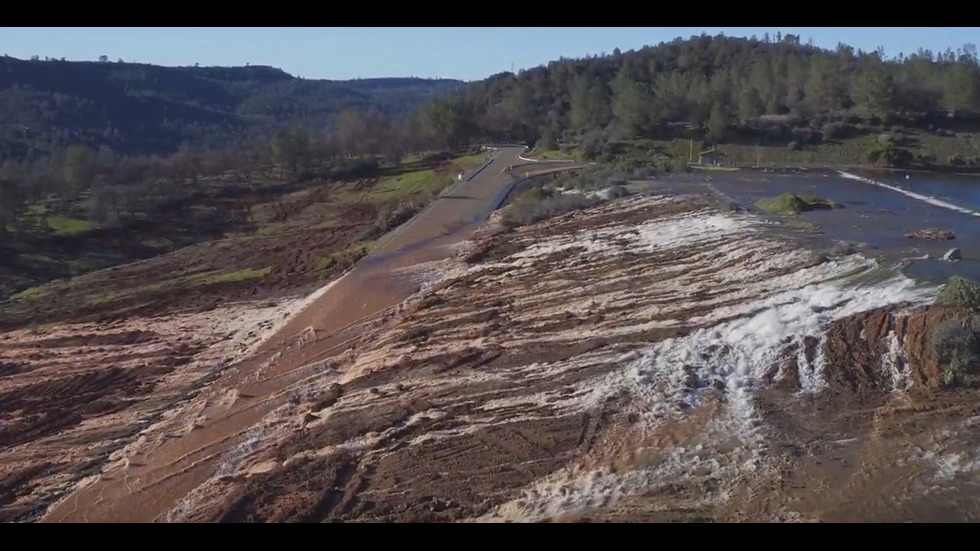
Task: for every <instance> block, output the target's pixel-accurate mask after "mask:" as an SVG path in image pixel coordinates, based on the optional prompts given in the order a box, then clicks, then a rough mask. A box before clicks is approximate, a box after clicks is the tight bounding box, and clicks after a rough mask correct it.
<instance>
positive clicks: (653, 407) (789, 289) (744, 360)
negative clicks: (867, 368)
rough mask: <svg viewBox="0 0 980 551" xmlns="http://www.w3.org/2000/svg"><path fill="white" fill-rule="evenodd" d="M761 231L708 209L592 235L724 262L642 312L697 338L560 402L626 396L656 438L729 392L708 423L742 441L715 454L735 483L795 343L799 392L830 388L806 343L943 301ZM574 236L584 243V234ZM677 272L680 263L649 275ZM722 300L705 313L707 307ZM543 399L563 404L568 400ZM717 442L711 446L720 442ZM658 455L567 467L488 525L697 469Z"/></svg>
mask: <svg viewBox="0 0 980 551" xmlns="http://www.w3.org/2000/svg"><path fill="white" fill-rule="evenodd" d="M757 224H758V223H757V222H756V221H755V219H753V218H750V217H745V216H725V215H720V214H711V213H707V212H700V213H694V214H686V215H681V216H677V217H670V218H667V219H664V218H661V219H658V220H656V221H651V222H648V223H646V224H641V225H639V226H634V227H633V228H623V227H618V228H604V229H602V230H598V231H594V232H592V233H593V234H595V235H596V237H594V238H593V239H595V240H596V241H601V236H603V235H605V234H613V233H615V234H617V235H619V236H622V237H627V239H626V241H629V243H627V244H626V247H627V248H628V249H629V250H630V251H633V252H647V253H652V252H656V251H664V250H667V249H676V248H677V247H689V248H690V251H691V258H694V257H699V256H703V255H706V254H707V253H706V251H708V250H710V251H712V252H714V253H715V254H716V258H713V259H710V260H707V259H706V262H703V263H701V264H702V265H701V266H698V265H697V263H694V265H692V267H691V269H690V270H687V271H684V272H681V273H677V274H676V276H674V277H671V278H667V279H665V280H664V281H662V282H660V283H658V284H657V288H656V289H655V290H654V291H653V292H654V293H655V294H656V296H657V303H656V304H655V305H653V306H648V307H646V308H645V311H647V312H650V313H654V312H656V313H658V314H660V313H662V312H663V311H665V310H667V311H672V312H677V314H678V316H677V319H673V320H670V321H669V322H660V323H661V324H665V325H669V324H674V325H680V326H687V327H691V328H694V329H693V331H692V332H691V333H689V334H688V335H686V336H684V337H681V338H675V339H667V340H663V341H661V342H658V343H655V344H653V345H651V346H650V347H649V348H648V349H646V350H645V351H643V352H642V353H641V354H640V357H639V358H638V359H637V360H635V361H632V362H629V363H627V364H626V365H625V366H624V367H622V368H619V369H617V370H615V371H613V372H611V373H609V374H607V375H604V376H602V377H599V378H596V379H591V380H585V381H581V382H580V383H578V384H577V385H575V387H576V389H575V390H576V391H575V392H573V393H571V396H575V397H576V398H575V399H574V400H569V401H566V402H564V405H565V406H572V405H573V404H574V406H579V407H581V406H583V405H586V404H587V403H588V404H601V403H602V402H603V400H604V399H605V398H607V397H609V396H613V395H616V394H618V393H622V392H623V391H627V392H628V393H629V394H630V395H631V396H632V397H633V401H632V402H633V404H634V405H635V407H636V408H637V409H639V412H640V421H641V422H640V423H639V425H638V426H639V430H641V431H643V432H646V433H647V434H650V433H654V432H655V431H657V430H658V427H660V426H662V425H663V423H664V422H665V421H667V420H668V419H675V420H680V421H682V422H683V420H684V419H687V418H688V416H689V412H691V411H696V410H697V408H699V407H701V406H702V405H703V404H704V403H705V402H704V400H705V399H707V398H709V397H711V396H717V395H718V390H716V389H724V402H723V404H724V413H723V415H722V416H721V417H718V418H716V419H715V420H714V421H712V423H713V424H714V425H715V430H716V433H717V434H724V435H726V436H727V437H728V438H729V439H734V441H735V442H736V444H735V449H734V451H733V450H732V449H731V448H725V449H720V450H715V451H716V453H717V454H719V455H718V457H721V456H725V457H727V459H726V460H725V461H724V462H723V463H724V465H725V469H726V471H725V472H727V473H728V475H726V476H729V475H730V476H737V472H742V473H744V472H746V471H747V470H748V471H751V470H754V469H757V468H759V467H760V464H761V459H760V457H761V452H762V451H763V450H765V449H766V441H767V438H766V434H765V432H766V428H765V426H764V424H763V423H762V421H761V419H760V416H759V414H758V412H757V411H756V407H755V390H756V389H757V388H758V387H759V386H760V384H761V383H762V382H763V381H764V380H767V379H768V377H769V376H771V374H772V373H774V372H782V371H783V369H782V364H783V363H784V359H785V351H786V348H787V346H788V345H791V344H794V343H795V344H796V345H797V347H798V350H797V353H796V360H797V364H798V366H797V367H798V370H799V377H800V380H801V387H802V391H803V392H805V393H811V392H818V391H820V390H821V389H823V388H825V386H826V382H825V381H824V378H823V367H824V358H823V355H822V353H821V350H822V346H818V347H817V349H816V356H815V357H813V358H812V361H808V358H807V354H806V351H805V347H804V339H805V338H806V337H812V338H816V339H818V340H821V339H822V338H823V335H824V334H825V332H826V330H827V328H828V327H829V326H830V324H832V323H833V322H834V321H836V320H839V319H842V318H845V317H847V316H850V315H854V314H857V313H861V312H864V311H868V310H872V309H875V308H880V307H884V306H888V305H891V304H895V303H898V302H903V301H907V302H909V303H911V304H917V303H925V302H928V301H930V300H932V299H933V298H934V296H935V293H936V289H935V288H931V287H924V286H919V285H917V284H916V283H915V282H914V281H912V280H910V279H909V278H906V277H904V276H903V275H901V274H900V273H899V272H898V271H897V270H893V271H890V272H886V273H887V274H888V275H887V277H884V278H877V279H875V280H873V281H872V278H864V279H865V282H864V283H861V282H855V281H854V280H852V279H850V276H855V275H865V274H870V273H871V272H874V271H881V270H882V268H881V267H879V266H878V265H877V264H876V263H875V262H874V261H872V260H869V259H866V258H864V257H862V256H860V255H851V256H847V257H843V258H839V259H835V260H832V261H828V262H823V263H820V264H816V265H814V264H813V263H812V262H810V261H809V258H810V257H809V256H808V253H806V252H805V251H799V250H795V249H793V248H792V246H789V245H787V244H786V243H782V242H780V241H777V240H775V239H773V238H770V237H767V236H766V234H764V233H762V232H760V231H758V225H757ZM630 235H633V237H631V238H630V237H629V236H630ZM576 237H578V238H579V243H581V242H582V240H583V239H582V238H583V237H585V236H576ZM570 241H572V240H570ZM542 245H543V246H548V245H547V244H542ZM586 249H587V250H588V249H590V247H586ZM615 249H616V247H607V250H605V251H603V253H602V254H603V255H610V254H615ZM720 263H723V264H724V265H725V266H727V267H726V268H725V270H724V272H725V273H723V274H722V273H718V272H719V270H718V269H717V267H718V266H719V265H720ZM674 268H676V264H674V265H665V266H657V267H655V268H652V269H660V270H673V269H674ZM854 279H855V280H856V279H859V278H854ZM699 289H706V290H711V291H713V292H714V293H716V295H715V296H713V297H712V298H711V299H703V298H700V297H698V296H696V295H695V293H694V292H695V291H696V290H699ZM645 292H648V294H647V295H646V296H645V297H644V299H645V300H646V301H647V302H646V303H647V304H649V299H650V297H651V295H650V294H649V293H650V290H645ZM715 304H717V306H714V307H710V308H708V309H707V311H705V310H704V308H705V306H706V305H708V306H713V305H715ZM685 309H688V310H692V309H697V310H698V311H699V312H700V313H699V314H698V315H694V316H691V315H688V316H684V310H685ZM685 318H686V319H685ZM637 327H638V326H632V329H634V330H635V329H636V328H637ZM629 329H630V327H627V328H626V329H624V331H627V330H629ZM580 331H581V330H580ZM538 338H541V337H538ZM821 345H822V342H821ZM894 356H895V357H894V358H891V359H892V360H893V361H895V362H898V361H899V355H898V352H897V351H895V354H894ZM882 367H883V368H886V366H885V365H883V366H882ZM887 368H888V369H894V373H893V374H892V375H893V376H892V379H893V381H894V383H895V385H896V387H898V388H902V387H904V385H905V384H906V382H905V380H904V379H903V378H902V376H901V374H900V373H899V372H898V368H897V367H894V368H891V367H887ZM549 371H559V368H558V367H557V366H556V367H552V368H551V369H549ZM586 390H588V392H586ZM579 391H582V392H579ZM527 398H529V397H525V399H527ZM547 398H551V399H552V400H557V401H558V402H559V403H561V402H562V398H560V397H556V396H549V397H547ZM545 401H547V400H545ZM495 405H497V406H500V405H503V404H495ZM515 405H516V404H515ZM712 442H713V443H712V444H711V445H712V446H714V445H717V442H718V440H717V439H716V440H713V441H712ZM657 453H660V454H663V457H664V461H663V462H661V463H659V464H656V465H653V466H651V467H650V468H647V469H641V471H640V472H637V471H630V472H626V473H618V474H612V473H603V472H601V471H596V470H594V469H592V470H586V471H577V470H576V468H575V467H570V468H569V469H566V470H563V471H560V472H558V473H555V474H554V475H552V476H551V477H548V478H546V479H544V480H541V481H539V482H538V483H536V484H535V485H533V486H532V487H530V488H528V489H527V491H526V492H525V493H524V494H523V495H522V496H521V497H520V498H518V499H517V500H515V501H513V502H511V503H509V504H507V505H504V506H502V507H500V508H499V509H498V510H497V511H496V512H495V513H493V514H492V515H490V516H489V517H488V519H491V520H493V519H503V518H506V519H512V520H534V519H537V518H542V517H545V516H554V515H560V514H563V513H569V512H572V511H574V510H576V509H577V508H583V507H594V506H595V505H596V504H602V503H607V502H608V501H609V500H611V499H617V498H620V497H624V496H629V495H635V494H637V493H642V492H645V491H647V490H649V488H650V485H651V484H654V485H655V484H659V483H666V482H667V481H668V479H669V478H670V477H675V480H676V477H677V476H683V475H684V472H683V471H677V470H676V469H675V468H674V467H670V465H672V464H674V465H675V466H676V465H691V464H693V463H692V461H694V459H693V457H694V456H692V455H691V453H690V450H688V449H684V448H672V447H670V446H666V447H662V448H661V449H659V450H658V451H657ZM670 458H673V460H671V459H670ZM702 466H704V467H705V468H706V469H708V470H709V471H710V470H711V469H712V468H715V467H717V468H715V472H714V475H713V476H721V475H722V472H721V471H719V470H718V469H720V466H719V465H718V464H716V465H715V467H712V465H711V464H709V463H704V464H702ZM732 469H735V470H736V471H737V472H735V471H732ZM715 497H718V496H715Z"/></svg>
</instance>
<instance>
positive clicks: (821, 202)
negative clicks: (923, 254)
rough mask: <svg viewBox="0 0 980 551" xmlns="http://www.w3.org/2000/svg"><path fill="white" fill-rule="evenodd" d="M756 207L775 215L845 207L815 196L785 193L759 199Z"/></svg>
mask: <svg viewBox="0 0 980 551" xmlns="http://www.w3.org/2000/svg"><path fill="white" fill-rule="evenodd" d="M755 205H756V206H757V207H759V208H760V209H762V210H764V211H766V212H770V213H773V214H799V213H801V212H809V211H812V210H829V209H839V208H843V205H842V204H840V203H837V202H834V201H831V200H829V199H824V198H821V197H815V196H813V195H795V194H793V193H784V194H782V195H779V196H777V197H767V198H765V199H759V200H758V201H756V203H755Z"/></svg>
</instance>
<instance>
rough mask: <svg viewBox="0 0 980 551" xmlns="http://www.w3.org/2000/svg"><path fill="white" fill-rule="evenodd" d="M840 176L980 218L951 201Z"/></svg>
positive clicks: (881, 183)
mask: <svg viewBox="0 0 980 551" xmlns="http://www.w3.org/2000/svg"><path fill="white" fill-rule="evenodd" d="M839 174H840V175H841V176H843V177H844V178H848V179H850V180H857V181H859V182H864V183H866V184H871V185H874V186H878V187H883V188H885V189H890V190H892V191H897V192H898V193H901V194H902V195H905V196H908V197H912V198H913V199H918V200H919V201H922V202H924V203H929V204H930V205H933V206H936V207H940V208H944V209H948V210H952V211H956V212H961V213H963V214H969V215H970V216H980V212H977V211H975V210H971V209H968V208H965V207H961V206H959V205H954V204H953V203H950V202H949V201H943V200H942V199H936V198H935V197H930V196H928V195H923V194H921V193H916V192H914V191H910V190H907V189H904V188H900V187H898V186H893V185H890V184H886V183H884V182H879V181H877V180H872V179H871V178H864V177H861V176H858V175H856V174H851V173H849V172H843V171H839Z"/></svg>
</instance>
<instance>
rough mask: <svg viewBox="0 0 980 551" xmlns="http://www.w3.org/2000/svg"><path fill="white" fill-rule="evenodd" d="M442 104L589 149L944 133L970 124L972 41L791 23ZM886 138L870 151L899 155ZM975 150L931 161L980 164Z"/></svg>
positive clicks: (528, 77) (565, 66)
mask: <svg viewBox="0 0 980 551" xmlns="http://www.w3.org/2000/svg"><path fill="white" fill-rule="evenodd" d="M443 108H445V109H447V110H450V111H452V112H453V113H454V116H455V118H457V119H458V120H459V122H458V124H457V125H456V128H457V129H458V130H459V131H460V132H463V133H465V132H472V133H473V134H474V135H486V136H489V137H492V138H494V139H501V140H521V141H526V142H528V143H538V144H539V146H542V148H543V149H554V148H555V147H556V146H558V145H559V144H561V143H566V142H567V143H580V142H581V143H582V145H584V146H585V148H584V149H585V151H584V152H585V153H587V154H589V153H591V154H593V155H595V154H600V153H601V151H602V149H603V148H604V147H605V146H606V145H607V144H608V142H609V141H610V140H613V141H616V140H629V139H635V138H649V139H670V138H675V137H684V138H688V137H692V138H694V137H696V138H700V139H703V140H705V141H706V142H709V143H743V144H761V145H776V144H778V145H789V146H790V147H791V148H804V147H806V146H808V145H816V144H820V143H823V142H828V141H832V140H838V139H843V138H848V137H852V136H855V135H860V134H871V133H875V134H876V135H877V133H879V132H884V131H894V130H896V129H897V130H898V131H899V132H901V131H903V130H906V129H919V130H922V131H924V132H927V133H930V134H933V135H936V136H946V137H952V136H955V135H956V133H957V132H969V131H973V130H976V129H977V128H978V127H980V124H978V123H980V119H978V116H977V115H978V112H980V66H978V61H977V54H976V48H975V47H974V46H973V45H966V46H964V47H963V48H962V49H960V50H958V51H955V52H954V51H952V50H948V51H946V52H942V53H935V52H930V51H924V50H920V51H918V52H915V53H914V54H910V55H900V56H897V57H894V58H886V57H885V56H884V54H883V53H882V52H862V51H855V50H854V49H852V48H850V47H848V46H845V45H840V46H838V47H837V49H836V50H826V49H820V48H816V47H814V46H811V45H808V44H804V43H801V41H800V38H799V37H798V36H794V35H786V36H780V35H777V36H775V37H763V38H762V39H755V38H751V39H750V38H730V37H724V36H717V37H711V36H700V37H694V38H691V39H689V40H679V39H678V40H676V41H674V42H670V43H665V44H660V45H657V46H651V47H646V48H643V49H640V50H638V51H631V52H625V53H623V52H619V51H615V52H613V54H612V55H609V56H604V57H590V58H585V59H562V60H558V61H555V62H552V63H550V64H548V65H547V66H543V67H538V68H535V69H531V70H527V71H523V72H521V73H520V74H517V75H515V74H511V73H504V74H500V75H495V76H493V77H490V78H489V79H487V80H485V81H482V82H478V83H474V84H472V85H470V86H469V87H468V88H467V89H466V91H465V92H464V93H463V94H462V95H461V96H459V97H456V98H452V99H450V100H446V101H444V102H443ZM464 141H465V140H464ZM882 141H883V142H889V139H888V138H885V139H883V140H882ZM892 142H895V143H892ZM892 142H889V143H892V145H891V146H889V145H883V146H882V150H881V151H880V152H879V153H878V154H879V156H883V157H885V158H888V159H889V160H891V161H902V160H903V159H901V157H902V156H903V153H902V148H901V143H900V142H901V140H900V139H898V140H893V141H892ZM607 149H608V148H607ZM872 153H873V152H872ZM906 155H907V154H906ZM975 155H976V159H972V158H962V155H960V156H959V157H961V158H940V159H932V160H931V161H932V162H933V163H938V164H953V165H955V164H957V163H959V164H969V163H970V162H973V163H977V164H980V150H977V151H976V153H975ZM905 160H910V159H905ZM924 161H929V159H924Z"/></svg>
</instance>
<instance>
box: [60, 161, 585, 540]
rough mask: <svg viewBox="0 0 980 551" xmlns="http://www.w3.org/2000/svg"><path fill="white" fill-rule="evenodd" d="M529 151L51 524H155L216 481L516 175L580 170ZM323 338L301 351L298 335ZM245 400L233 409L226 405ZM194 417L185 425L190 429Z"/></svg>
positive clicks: (457, 193)
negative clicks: (257, 430) (270, 417)
mask: <svg viewBox="0 0 980 551" xmlns="http://www.w3.org/2000/svg"><path fill="white" fill-rule="evenodd" d="M522 151H523V149H522V148H519V147H501V148H500V149H498V150H496V151H495V152H494V153H493V154H492V155H493V158H492V161H491V162H490V163H489V164H488V165H486V166H485V167H484V168H483V169H482V170H481V171H480V172H479V173H477V174H476V175H475V176H473V177H472V178H470V179H469V180H468V181H463V182H460V183H458V184H457V185H455V186H454V187H453V188H451V189H450V190H448V191H447V193H445V194H443V196H442V197H441V198H439V199H438V200H436V201H435V202H433V203H432V204H431V205H430V207H429V208H428V209H426V210H425V211H423V212H422V213H421V214H420V215H418V216H416V217H415V218H414V219H413V220H412V221H410V222H409V223H408V224H407V225H405V226H403V227H402V228H399V229H396V230H395V231H393V232H392V233H391V234H389V235H387V236H385V237H383V238H382V239H381V240H380V241H379V244H378V246H377V248H376V249H375V250H374V251H373V252H372V254H371V255H369V256H368V257H366V258H365V259H363V260H362V262H361V263H359V264H358V265H357V267H355V268H354V269H353V270H351V272H349V273H348V274H347V275H346V276H344V277H343V278H342V279H340V280H339V281H337V282H336V283H335V284H334V285H333V286H332V287H331V288H330V290H329V291H327V292H326V293H325V294H324V295H323V296H322V297H320V298H319V299H318V300H317V301H316V302H314V303H313V304H312V305H311V306H310V307H308V308H307V309H306V310H304V311H303V312H300V313H299V314H297V315H296V316H295V317H294V318H293V319H292V320H290V322H289V323H288V324H287V325H286V326H285V327H284V328H283V329H281V330H280V331H279V332H278V333H277V334H276V335H275V336H274V337H273V338H271V339H269V341H268V342H267V343H266V344H265V345H264V346H263V348H262V349H261V350H260V351H259V353H258V354H257V355H256V357H255V358H253V359H250V360H247V361H246V362H244V363H242V364H240V365H238V366H236V367H235V368H231V369H228V370H226V371H225V372H224V373H223V374H222V375H221V377H219V378H218V379H217V380H216V381H215V382H214V383H213V384H212V386H211V387H210V389H208V390H205V391H204V392H203V393H202V395H203V396H210V397H212V400H211V401H209V403H208V407H207V409H205V410H204V411H203V413H204V415H205V416H206V420H205V421H202V422H199V423H198V424H197V428H196V429H194V430H190V431H184V432H183V434H179V435H175V434H174V433H173V432H174V430H173V429H174V427H169V428H168V430H169V431H170V434H167V433H166V430H165V429H161V430H160V431H157V433H155V434H154V433H151V434H148V435H147V438H146V444H145V445H144V446H143V447H142V449H141V450H140V451H139V452H138V453H136V454H134V455H133V456H131V458H130V461H129V464H128V467H127V468H126V469H124V470H122V471H117V472H114V473H111V474H109V475H107V476H105V477H103V478H102V479H101V480H99V481H97V482H95V483H94V484H92V485H89V486H87V487H85V488H83V489H81V490H78V491H76V492H75V494H74V495H72V496H70V497H69V498H68V499H67V500H65V501H63V502H62V503H61V504H59V505H58V506H55V507H53V508H52V509H51V510H50V511H49V512H48V514H47V515H46V516H45V518H44V522H149V521H154V520H160V519H161V518H162V515H163V514H165V513H166V511H168V510H170V509H171V508H173V507H174V506H175V505H177V504H178V503H180V502H181V500H182V499H184V498H185V497H186V496H187V495H188V494H189V493H190V492H191V491H193V490H194V489H195V488H196V487H198V486H199V485H201V484H202V483H203V482H205V481H206V480H207V479H208V478H210V477H211V476H213V475H214V474H215V472H216V469H217V468H218V467H219V462H220V461H222V460H224V459H225V458H227V457H228V453H229V452H230V451H232V450H233V449H235V448H236V446H239V445H240V444H241V443H242V441H243V440H245V439H246V438H254V437H255V435H254V434H250V431H252V430H254V429H253V428H254V427H255V425H256V424H257V423H258V422H259V421H260V420H261V419H262V418H263V417H264V416H265V415H266V414H268V413H269V412H271V411H272V410H273V409H275V408H277V407H279V406H281V405H283V404H284V403H285V402H286V400H287V399H288V396H289V395H290V393H291V392H292V391H293V390H294V389H295V387H296V385H297V384H298V383H300V382H302V381H304V380H308V379H311V378H316V377H322V376H323V375H322V368H321V364H322V361H323V360H324V359H325V358H329V357H331V356H333V355H336V354H338V353H341V352H343V351H345V350H347V348H348V346H347V343H348V342H349V341H350V339H352V338H353V337H355V336H356V335H357V334H358V332H359V331H360V330H362V329H363V328H364V327H365V323H368V322H370V321H373V320H375V319H378V318H380V317H381V316H383V315H384V313H385V312H387V311H389V310H390V309H391V308H393V307H395V306H397V305H398V304H400V303H401V302H403V301H404V300H405V299H407V298H408V297H409V296H411V295H412V294H413V293H415V292H416V291H417V290H418V282H417V281H413V279H412V278H411V277H406V275H405V271H404V269H406V268H411V267H413V266H417V265H419V264H422V263H426V262H431V261H437V260H442V259H445V258H448V257H449V256H450V255H451V254H452V250H451V247H450V246H451V245H453V244H456V243H459V242H461V241H463V240H465V239H466V238H468V237H469V236H470V235H471V234H472V232H473V231H474V230H476V229H477V228H478V227H479V226H480V224H481V223H482V222H483V221H484V220H485V219H486V217H487V216H488V215H489V214H490V213H492V211H493V209H495V208H497V207H498V206H499V203H500V201H501V200H502V199H503V197H504V196H505V195H506V193H507V192H508V191H509V190H510V189H511V188H512V186H513V185H514V183H515V181H516V180H517V178H516V177H515V176H513V175H512V174H511V173H508V171H507V168H508V167H510V166H515V167H516V168H514V171H513V173H514V174H516V175H519V176H523V173H524V172H525V171H530V172H531V173H532V174H540V173H546V172H553V171H555V170H567V169H571V168H575V167H578V166H581V165H571V164H567V163H548V162H541V163H533V164H528V163H526V162H525V161H523V160H521V159H519V156H520V155H521V153H522ZM310 328H313V330H314V333H315V335H316V340H315V342H313V343H312V344H308V345H305V346H302V347H297V346H294V345H293V344H294V343H295V342H296V337H297V336H298V335H300V334H304V333H306V334H309V329H310ZM229 395H231V396H236V395H237V396H238V399H237V401H234V402H233V403H228V401H227V400H223V399H219V398H221V397H224V396H229ZM191 421H192V420H191V419H184V420H183V422H184V423H185V424H186V423H191Z"/></svg>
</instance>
